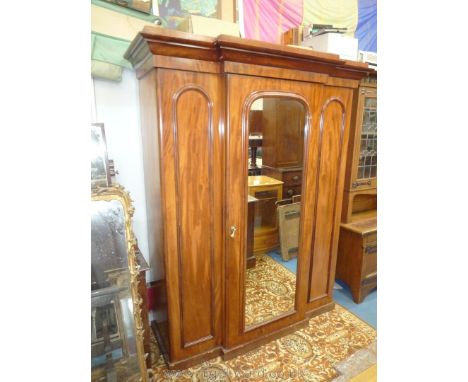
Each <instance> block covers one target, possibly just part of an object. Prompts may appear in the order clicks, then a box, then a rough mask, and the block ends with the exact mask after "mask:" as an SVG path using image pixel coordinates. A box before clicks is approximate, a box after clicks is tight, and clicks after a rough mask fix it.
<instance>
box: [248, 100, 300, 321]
mask: <svg viewBox="0 0 468 382" xmlns="http://www.w3.org/2000/svg"><path fill="white" fill-rule="evenodd" d="M305 127H306V107H305V105H304V104H303V103H302V102H301V101H299V100H298V99H296V98H293V97H286V96H268V97H263V98H257V99H256V100H255V101H254V102H253V103H252V104H251V107H250V109H249V115H248V134H249V140H248V145H249V147H248V163H246V166H248V171H247V173H248V182H247V184H248V186H247V187H248V192H247V195H248V197H247V215H246V216H247V236H246V241H247V242H246V243H245V248H246V262H245V263H246V271H245V272H246V273H245V315H244V317H245V328H246V330H249V329H252V328H254V327H257V326H259V325H264V324H265V323H267V322H270V321H273V320H277V319H279V318H281V317H284V316H287V315H289V314H291V313H293V312H294V310H295V299H296V275H297V260H298V259H297V257H298V254H299V227H300V218H301V216H300V212H301V201H300V198H301V190H302V175H303V174H302V171H303V151H304V129H305Z"/></svg>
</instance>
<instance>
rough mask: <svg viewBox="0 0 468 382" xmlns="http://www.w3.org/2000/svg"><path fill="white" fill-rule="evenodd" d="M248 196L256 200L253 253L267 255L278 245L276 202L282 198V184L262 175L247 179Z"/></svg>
mask: <svg viewBox="0 0 468 382" xmlns="http://www.w3.org/2000/svg"><path fill="white" fill-rule="evenodd" d="M248 186H249V189H248V191H249V195H250V196H253V197H255V198H256V199H257V201H256V203H254V205H255V213H254V223H253V225H254V234H253V236H254V239H253V253H254V254H257V253H267V252H268V251H270V250H272V249H275V248H277V247H278V245H279V239H278V222H277V217H276V202H277V201H278V200H281V199H282V198H283V182H282V181H280V180H277V179H274V178H270V177H268V176H264V175H258V176H249V177H248Z"/></svg>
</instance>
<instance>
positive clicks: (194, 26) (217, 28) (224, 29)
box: [176, 15, 240, 37]
mask: <svg viewBox="0 0 468 382" xmlns="http://www.w3.org/2000/svg"><path fill="white" fill-rule="evenodd" d="M176 29H177V30H179V31H182V32H189V33H194V34H200V35H204V36H210V37H218V36H219V35H220V34H227V35H230V36H236V37H239V36H240V33H239V25H238V24H236V23H231V22H228V21H223V20H218V19H214V18H211V17H204V16H195V15H190V16H188V17H186V18H185V19H184V20H182V21H181V22H180V23H179V24H178V25H177V28H176Z"/></svg>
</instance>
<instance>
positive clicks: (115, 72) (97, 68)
mask: <svg viewBox="0 0 468 382" xmlns="http://www.w3.org/2000/svg"><path fill="white" fill-rule="evenodd" d="M91 76H92V77H93V78H104V79H106V80H111V81H117V82H120V81H121V80H122V67H121V66H118V65H114V64H109V63H108V62H102V61H96V60H91Z"/></svg>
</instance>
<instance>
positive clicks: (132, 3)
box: [105, 0, 152, 14]
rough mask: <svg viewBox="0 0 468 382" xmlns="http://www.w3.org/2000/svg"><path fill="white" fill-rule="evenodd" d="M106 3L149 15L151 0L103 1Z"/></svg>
mask: <svg viewBox="0 0 468 382" xmlns="http://www.w3.org/2000/svg"><path fill="white" fill-rule="evenodd" d="M105 1H106V2H108V3H112V4H116V5H120V6H121V7H125V8H130V9H134V10H136V11H140V12H144V13H148V14H151V6H152V0H105Z"/></svg>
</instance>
